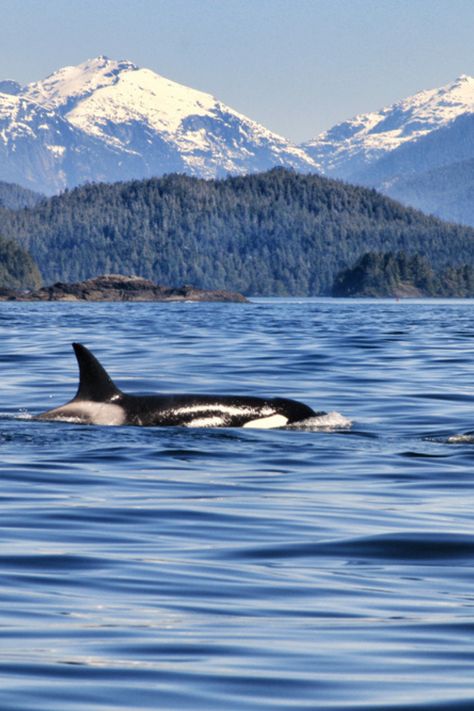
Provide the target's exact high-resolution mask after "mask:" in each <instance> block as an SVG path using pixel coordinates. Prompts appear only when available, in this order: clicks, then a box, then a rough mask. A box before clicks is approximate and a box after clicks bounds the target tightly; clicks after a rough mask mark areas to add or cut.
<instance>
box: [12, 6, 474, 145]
mask: <svg viewBox="0 0 474 711" xmlns="http://www.w3.org/2000/svg"><path fill="white" fill-rule="evenodd" d="M0 19H1V24H0V57H1V60H2V62H1V72H0V78H5V79H16V80H17V81H19V82H21V83H27V82H30V81H33V80H36V79H42V78H44V77H45V76H47V75H48V74H50V73H52V72H53V71H54V70H56V69H59V68H60V67H62V66H66V65H68V64H79V63H80V62H82V61H84V60H85V59H88V58H91V57H95V56H97V55H99V54H105V55H107V56H109V57H112V58H115V59H130V60H131V61H133V62H135V63H136V64H138V65H139V66H142V67H148V68H150V69H153V70H154V71H156V72H158V73H159V74H162V75H164V76H166V77H169V78H170V79H173V80H174V81H178V82H181V83H183V84H186V85H188V86H192V87H193V88H195V89H200V90H202V91H206V92H209V93H211V94H214V96H216V97H217V98H219V99H221V100H222V101H224V102H225V103H226V104H228V105H229V106H231V107H232V108H234V109H236V110H237V111H240V112H241V113H244V114H246V115H247V116H249V117H251V118H253V119H255V120H256V121H259V122H260V123H263V124H264V125H265V126H266V127H268V128H270V129H272V130H273V131H276V132H277V133H280V134H282V135H284V136H286V137H287V138H290V139H291V140H293V141H295V142H300V141H304V140H308V139H309V138H312V137H314V136H315V135H316V134H317V133H319V132H320V131H322V130H324V129H325V128H329V127H330V126H332V125H333V124H335V123H337V122H339V121H342V120H344V119H346V118H350V117H351V116H353V115H354V114H356V113H361V112H366V111H370V110H375V109H379V108H381V107H382V106H385V105H387V104H390V103H392V102H394V101H396V100H398V99H401V98H404V97H405V96H409V95H410V94H413V93H415V92H416V91H418V90H420V89H428V88H433V87H435V86H441V85H443V84H446V83H448V82H450V81H452V80H454V79H455V78H456V77H457V76H459V75H460V74H474V0H0Z"/></svg>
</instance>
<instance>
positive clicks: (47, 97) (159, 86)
mask: <svg viewBox="0 0 474 711" xmlns="http://www.w3.org/2000/svg"><path fill="white" fill-rule="evenodd" d="M279 165H281V166H285V167H289V168H293V169H296V170H303V171H305V172H308V171H312V170H315V169H316V165H315V163H314V161H313V160H312V159H311V158H309V157H308V156H307V155H306V153H305V152H304V151H303V150H301V149H300V148H297V147H296V146H294V145H292V144H291V143H290V142H289V141H286V140H285V139H284V138H282V137H281V136H278V135H276V134H274V133H272V132H271V131H268V130H267V129H266V128H264V127H263V126H261V125H259V124H258V123H256V122H254V121H252V120H251V119H249V118H247V117H245V116H242V115H241V114H239V113H237V112H236V111H234V110H233V109H231V108H229V107H228V106H225V105H224V104H222V103H221V102H219V101H218V100H217V99H215V98H214V97H212V96H211V95H209V94H205V93H203V92H200V91H196V90H194V89H191V88H189V87H185V86H182V85H180V84H177V83H175V82H173V81H170V80H168V79H165V78H164V77H162V76H159V75H158V74H155V73H154V72H152V71H150V70H148V69H140V68H139V67H137V66H135V65H134V64H132V63H131V62H127V61H114V60H110V59H108V58H106V57H98V58H96V59H93V60H90V61H87V62H84V63H83V64H81V65H79V66H77V67H65V68H63V69H60V70H58V71H57V72H55V73H53V74H52V75H51V76H49V77H47V78H46V79H44V80H43V81H39V82H35V83H32V84H30V85H27V86H25V87H23V88H21V87H20V86H19V85H18V84H16V83H15V82H13V81H11V80H5V81H3V82H0V180H5V181H9V182H16V183H18V184H19V185H22V186H24V187H28V188H31V189H33V190H37V191H40V192H44V193H46V194H52V193H55V192H59V191H61V190H63V189H64V188H70V187H74V186H76V185H78V184H81V183H84V182H87V181H92V182H97V181H108V182H113V181H117V180H129V179H135V178H146V177H152V176H158V175H163V174H165V173H170V172H181V173H187V174H188V175H195V176H198V177H205V178H212V177H219V176H225V175H227V174H241V173H248V172H253V171H260V170H265V169H267V168H271V167H273V166H279Z"/></svg>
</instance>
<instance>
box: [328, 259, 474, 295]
mask: <svg viewBox="0 0 474 711" xmlns="http://www.w3.org/2000/svg"><path fill="white" fill-rule="evenodd" d="M332 293H333V296H459V297H470V298H473V297H474V266H473V265H472V263H471V264H464V265H462V266H458V267H448V268H446V269H443V270H441V271H435V270H434V269H433V268H432V266H431V264H430V263H429V261H428V260H427V259H426V258H425V257H421V256H420V255H418V254H415V255H408V254H406V253H405V252H398V253H397V254H393V253H392V252H389V253H387V254H381V253H376V252H368V253H367V254H364V255H362V257H361V258H360V259H359V260H358V261H357V262H356V264H355V265H354V266H353V267H352V268H350V269H345V270H343V271H341V272H340V273H339V274H338V275H337V277H336V279H335V281H334V285H333V289H332Z"/></svg>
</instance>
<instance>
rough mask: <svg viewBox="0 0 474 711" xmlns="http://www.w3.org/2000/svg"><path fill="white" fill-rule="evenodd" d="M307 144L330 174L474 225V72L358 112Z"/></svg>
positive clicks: (437, 213) (407, 203)
mask: <svg viewBox="0 0 474 711" xmlns="http://www.w3.org/2000/svg"><path fill="white" fill-rule="evenodd" d="M302 148H304V149H305V150H306V151H307V152H308V153H309V154H310V155H311V156H312V158H313V159H314V160H315V161H316V162H317V163H319V164H320V166H321V171H322V172H323V173H324V174H325V175H328V176H332V177H337V178H343V179H344V180H347V181H350V182H354V183H360V184H362V185H369V186H372V187H374V188H377V189H378V190H380V191H381V192H383V193H385V194H386V195H389V196H391V197H393V198H395V199H396V200H399V201H400V202H403V203H404V204H406V205H412V206H413V207H417V208H419V209H421V210H423V211H425V212H428V213H432V214H435V215H437V216H438V217H442V218H444V219H447V220H450V221H461V222H465V223H466V224H471V225H474V210H473V207H472V205H473V188H472V186H473V184H474V176H473V166H474V78H473V77H469V76H466V75H463V76H460V77H459V78H458V79H456V81H454V82H452V83H451V84H448V85H447V86H443V87H441V88H440V89H431V90H429V91H421V92H419V93H418V94H415V95H414V96H412V97H409V98H407V99H404V100H403V101H399V102H397V103H395V104H393V105H392V106H389V107H388V108H384V109H381V110H380V111H377V112H372V113H368V114H362V115H360V116H356V117H355V118H353V119H351V120H350V121H345V122H343V123H340V124H338V125H337V126H334V127H333V128H331V129H330V130H329V131H326V132H324V133H322V134H321V135H320V136H318V137H317V138H316V139H314V140H313V141H310V142H309V143H307V144H305V145H303V146H302Z"/></svg>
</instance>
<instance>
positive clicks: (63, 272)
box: [0, 169, 474, 295]
mask: <svg viewBox="0 0 474 711" xmlns="http://www.w3.org/2000/svg"><path fill="white" fill-rule="evenodd" d="M0 229H1V230H2V232H3V234H4V235H5V236H6V237H8V238H9V239H16V240H19V241H20V243H21V244H22V245H23V246H24V247H25V248H26V249H27V250H28V251H29V252H30V253H31V255H32V256H33V258H34V259H35V260H36V262H37V263H38V265H39V268H40V270H41V272H42V274H43V278H44V280H45V282H46V283H52V282H54V281H57V280H62V281H79V280H82V279H85V278H89V277H94V276H97V275H98V274H104V273H122V274H136V275H140V276H143V277H147V278H151V279H153V280H154V281H156V282H158V283H162V284H169V285H176V284H183V283H187V284H193V285H195V286H197V287H201V288H212V289H219V288H227V289H232V290H237V291H241V292H243V293H245V294H253V295H259V294H260V295H317V294H329V293H330V291H331V287H332V285H333V282H334V278H335V276H336V275H337V274H338V273H339V272H340V271H341V270H343V269H345V268H348V267H350V266H351V265H353V264H354V262H355V261H356V260H357V259H358V258H359V257H360V256H361V255H362V254H363V253H365V252H367V251H380V252H389V251H390V252H398V251H404V252H407V253H412V254H413V253H419V254H422V255H426V256H427V257H428V258H429V260H430V262H431V263H432V265H433V268H435V269H441V268H444V267H447V266H449V265H452V266H459V265H461V264H464V263H473V261H474V259H473V257H474V229H472V228H469V227H462V226H458V225H451V224H447V223H444V222H442V221H440V220H437V219H435V218H433V217H428V216H425V215H423V214H422V213H420V212H417V211H416V210H414V209H411V208H405V207H403V206H402V205H400V204H398V203H396V202H394V201H393V200H391V199H389V198H386V197H384V196H382V195H380V194H378V193H377V192H375V191H374V190H370V189H367V188H362V187H356V186H352V185H347V184H344V183H342V182H338V181H333V180H328V179H326V178H322V177H320V176H317V175H301V174H297V173H294V172H291V171H287V170H284V169H274V170H271V171H269V172H266V173H260V174H256V175H248V176H244V177H229V178H227V179H225V180H202V179H198V178H191V177H187V176H184V175H177V174H173V175H168V176H164V177H163V178H157V179H151V180H144V181H133V182H128V183H114V184H91V185H85V186H82V187H79V188H76V189H74V190H72V191H69V192H65V193H63V194H61V195H60V196H56V197H52V198H49V199H47V200H43V201H41V202H40V203H39V204H38V205H36V206H35V207H32V208H29V209H22V210H16V211H11V210H5V209H0Z"/></svg>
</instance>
